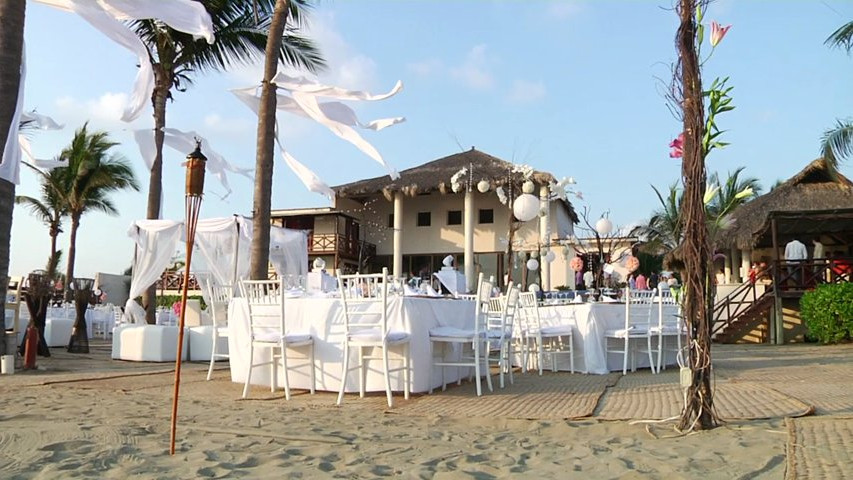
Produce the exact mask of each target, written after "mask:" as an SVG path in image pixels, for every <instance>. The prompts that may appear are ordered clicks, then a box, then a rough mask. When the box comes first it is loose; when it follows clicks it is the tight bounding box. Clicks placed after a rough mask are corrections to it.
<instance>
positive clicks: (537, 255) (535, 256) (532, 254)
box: [530, 250, 539, 258]
mask: <svg viewBox="0 0 853 480" xmlns="http://www.w3.org/2000/svg"><path fill="white" fill-rule="evenodd" d="M530 258H539V251H538V250H533V251H532V252H530Z"/></svg>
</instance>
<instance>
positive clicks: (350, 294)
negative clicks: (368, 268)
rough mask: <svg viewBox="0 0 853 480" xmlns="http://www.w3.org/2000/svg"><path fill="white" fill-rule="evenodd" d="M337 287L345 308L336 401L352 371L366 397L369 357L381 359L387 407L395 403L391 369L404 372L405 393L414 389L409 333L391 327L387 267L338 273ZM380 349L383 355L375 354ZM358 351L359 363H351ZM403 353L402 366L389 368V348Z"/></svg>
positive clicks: (339, 400)
mask: <svg viewBox="0 0 853 480" xmlns="http://www.w3.org/2000/svg"><path fill="white" fill-rule="evenodd" d="M338 288H339V290H340V292H341V302H342V303H343V309H344V329H345V335H344V344H343V351H344V358H343V368H342V370H341V386H340V390H339V391H338V399H337V402H336V403H337V404H338V405H340V404H341V402H343V399H344V391H345V390H346V381H347V376H348V375H349V372H350V371H353V370H357V371H358V392H359V397H360V398H364V392H365V383H366V375H367V363H366V362H367V361H368V360H381V361H382V373H383V375H384V377H385V395H386V397H387V400H388V407H389V408H390V407H393V406H394V400H393V398H392V396H391V377H390V375H391V372H397V371H401V370H402V372H403V397H404V398H405V399H407V400H408V399H409V391H410V390H411V385H410V381H411V355H410V353H409V340H410V335H409V334H408V333H407V332H401V331H393V330H389V329H388V269H387V268H383V269H382V273H377V274H369V275H363V274H354V275H338ZM377 349H378V350H380V351H381V352H380V353H381V355H377V354H376V350H377ZM352 350H356V351H357V352H358V364H357V365H354V366H352V367H350V366H349V361H350V358H349V357H350V353H351V351H352ZM391 350H394V351H396V352H397V353H398V354H399V356H400V361H401V362H402V366H401V367H398V368H394V369H392V368H390V366H389V362H390V359H389V356H390V351H391Z"/></svg>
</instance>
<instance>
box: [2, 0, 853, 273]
mask: <svg viewBox="0 0 853 480" xmlns="http://www.w3.org/2000/svg"><path fill="white" fill-rule="evenodd" d="M851 19H853V3H848V2H845V1H841V0H826V1H778V2H761V1H749V2H747V1H740V2H735V1H733V0H720V1H717V2H715V3H713V4H712V5H711V7H710V9H709V12H708V14H707V15H706V18H705V21H706V23H708V22H710V21H711V20H718V21H719V22H720V23H722V24H733V27H732V29H731V30H730V31H729V33H728V35H727V36H726V38H725V39H724V40H723V42H722V43H721V44H720V46H719V47H718V48H717V51H716V52H715V54H714V56H713V57H712V58H711V59H710V60H709V61H708V62H707V63H706V64H705V68H704V78H705V83H706V84H710V81H711V80H712V79H713V78H714V77H715V76H729V77H730V81H729V83H730V85H732V86H734V87H735V89H734V91H733V92H732V96H733V98H734V104H735V105H736V107H737V108H736V109H735V110H734V111H733V112H730V113H727V114H725V115H724V116H723V117H720V118H719V120H718V124H719V125H720V126H721V128H723V129H726V130H728V132H727V133H726V134H725V141H729V142H731V146H729V147H728V148H726V149H725V150H720V151H715V152H713V153H712V155H711V156H710V157H709V158H708V169H709V171H719V172H721V173H722V174H723V175H724V174H725V172H727V171H730V170H734V169H735V168H737V167H739V166H745V167H746V171H745V174H747V175H749V176H754V177H757V178H758V179H759V180H760V181H761V183H762V184H763V186H764V187H765V190H767V189H769V187H770V186H771V185H772V184H773V183H774V182H775V181H776V180H777V179H787V178H789V177H790V176H792V175H794V174H795V173H797V172H798V171H799V170H801V169H802V168H803V167H804V166H805V165H806V164H807V163H808V162H810V161H811V160H813V159H814V158H816V157H817V156H818V150H819V149H818V147H819V140H820V137H821V134H822V132H823V131H824V130H825V129H826V128H829V127H830V126H832V125H833V124H834V122H835V119H836V118H848V117H850V116H853V89H850V87H849V86H850V81H851V78H853V58H850V57H849V56H848V55H846V54H845V53H844V52H843V51H839V50H830V49H829V48H827V47H826V46H825V45H824V44H823V42H824V40H825V39H826V37H827V36H828V35H829V34H830V33H832V32H833V31H834V30H835V29H836V28H838V27H839V26H840V25H842V24H844V23H846V22H848V21H850V20H851ZM676 27H677V18H676V15H675V13H674V12H673V11H672V10H671V3H670V2H667V1H630V2H629V1H606V0H602V1H587V2H570V1H563V2H546V1H493V2H486V1H460V2H448V1H444V2H437V1H432V2H428V1H406V2H399V1H391V0H384V1H378V0H362V1H359V2H351V1H330V0H324V1H322V2H320V3H319V5H318V6H317V7H316V8H315V9H314V11H313V13H312V14H311V26H310V30H309V32H308V35H310V36H311V37H312V38H314V39H316V40H317V41H318V42H319V44H320V46H321V48H322V49H323V52H324V54H325V56H326V58H327V60H328V63H329V67H330V68H329V69H328V71H326V72H324V73H323V74H321V75H320V77H319V78H320V80H321V81H323V82H325V83H331V84H336V85H339V86H342V87H347V88H353V89H369V90H371V91H374V92H377V93H378V92H384V91H387V90H389V89H390V88H391V87H392V86H393V85H394V83H395V82H396V81H397V80H402V81H403V83H404V90H403V91H402V92H401V93H399V94H398V95H397V96H395V97H392V98H390V99H388V100H385V101H381V102H375V103H352V106H353V107H354V108H355V109H356V111H357V112H358V113H359V116H360V117H361V118H362V119H375V118H382V117H391V116H400V115H401V116H405V117H406V118H407V121H406V122H405V123H403V124H400V125H397V126H394V127H393V128H389V129H387V130H384V131H382V132H378V133H375V132H367V133H365V134H364V137H365V138H366V139H367V140H368V141H370V142H371V143H373V145H374V146H375V147H376V148H377V149H378V150H379V151H380V152H381V153H382V155H383V156H384V157H385V159H386V160H387V161H389V162H390V163H392V164H393V165H394V166H395V167H397V168H398V169H399V170H402V169H405V168H409V167H412V166H416V165H419V164H422V163H425V162H427V161H430V160H434V159H437V158H440V157H443V156H445V155H449V154H452V153H456V152H458V151H460V150H461V149H468V148H470V147H471V146H476V148H477V149H479V150H482V151H484V152H487V153H489V154H492V155H495V156H497V157H500V158H503V159H506V160H509V161H515V162H522V163H527V164H530V165H532V166H533V167H535V168H537V169H539V170H546V171H550V172H552V173H554V174H555V175H556V176H558V177H561V176H573V177H575V179H576V180H577V181H578V185H577V187H578V188H577V189H578V190H580V191H582V192H583V195H584V201H583V202H579V206H582V205H584V204H585V205H588V206H589V207H590V209H591V211H592V212H593V214H594V215H595V216H597V215H599V214H601V213H602V212H604V211H607V210H609V211H610V215H611V218H612V219H613V220H614V223H616V224H617V225H626V224H629V223H632V222H635V221H640V220H642V219H644V218H648V216H649V215H650V213H651V212H652V211H653V210H654V209H655V208H656V207H657V205H658V204H657V200H656V198H655V195H654V192H653V191H652V189H651V187H650V185H655V186H657V187H658V188H661V189H665V188H667V186H668V185H669V184H671V183H672V182H674V181H676V180H677V179H678V177H679V174H680V163H679V162H678V161H676V160H673V159H670V158H669V157H668V152H669V149H668V148H667V144H668V143H669V141H670V140H671V139H672V138H673V137H675V136H676V135H677V134H678V132H679V131H680V125H679V122H678V121H677V120H676V119H675V118H674V117H673V116H672V115H671V114H670V112H669V110H668V109H667V107H666V104H665V100H664V98H663V97H662V95H661V93H660V92H661V87H662V85H663V84H662V83H661V80H660V79H663V80H664V81H668V78H669V68H670V67H669V66H670V64H671V63H672V62H673V61H674V59H675V57H676V54H675V49H674V42H673V38H674V34H675V30H676ZM25 35H26V42H27V60H28V64H27V68H28V72H27V80H26V97H25V101H24V108H25V109H27V110H31V109H34V108H35V109H37V111H38V112H39V113H42V114H46V115H50V116H52V117H53V118H54V119H55V120H57V121H58V122H59V123H64V124H65V129H64V130H60V131H57V132H37V133H34V134H33V135H32V136H31V139H30V140H31V142H32V144H33V150H34V152H35V153H36V156H38V157H40V158H51V157H53V156H55V155H57V154H58V153H59V152H60V150H61V149H62V148H63V147H64V146H65V145H67V144H68V143H69V142H70V140H71V138H72V136H73V133H74V130H75V129H77V128H79V127H80V126H81V125H82V124H83V122H85V121H86V120H89V121H90V126H91V127H90V128H95V129H101V130H106V131H108V132H109V133H110V134H111V136H112V138H113V139H114V140H115V141H118V142H120V143H121V145H120V146H119V147H117V148H116V152H117V153H121V154H122V155H124V156H125V157H126V158H127V159H128V160H130V161H131V162H132V164H133V165H134V168H135V169H136V171H137V174H138V176H139V179H140V183H141V185H142V191H140V192H139V193H125V194H122V195H120V196H119V197H117V198H116V199H115V200H116V203H117V205H118V207H119V209H120V211H121V215H120V216H119V217H108V216H105V215H103V214H95V213H93V214H90V215H88V216H85V217H83V220H82V226H81V230H80V233H79V235H78V257H77V262H76V272H77V273H78V275H93V274H94V273H95V272H97V271H106V272H120V271H121V270H124V269H125V268H126V267H127V266H129V265H130V263H131V255H132V246H131V243H130V240H129V239H127V237H126V235H125V232H126V231H127V229H128V227H129V225H130V223H131V222H132V221H133V220H135V219H139V218H144V216H145V202H146V198H147V185H148V178H147V173H146V172H145V169H144V166H143V163H142V159H141V157H140V155H139V151H138V149H137V147H136V144H135V143H134V142H133V139H132V137H131V135H130V131H131V130H133V129H139V128H151V127H153V118H152V117H151V108H150V106H149V107H148V108H147V109H146V111H145V112H144V113H143V115H142V116H141V117H140V119H138V120H137V121H135V122H134V123H132V124H130V125H128V124H124V123H122V122H121V121H120V120H119V119H118V118H119V116H120V113H121V111H122V107H123V105H124V102H125V100H126V98H127V95H128V94H129V92H130V89H131V85H132V82H133V78H134V76H135V73H136V66H135V58H134V57H133V56H132V55H131V54H130V53H129V52H127V51H126V50H124V49H123V48H122V47H120V46H118V45H116V44H113V43H112V42H111V41H109V40H108V39H106V37H104V36H103V35H102V34H100V33H99V32H97V31H95V30H94V29H92V28H91V27H90V26H89V25H87V24H86V23H84V22H83V21H82V20H80V19H79V18H77V17H76V16H74V15H72V14H68V13H63V12H60V11H58V10H54V9H51V8H49V7H45V6H43V5H40V4H36V3H28V5H27V18H26V33H25ZM260 72H261V67H260V66H247V67H240V68H237V69H235V70H234V71H231V72H228V73H221V74H210V75H206V76H197V77H195V78H196V80H195V84H194V85H193V86H191V87H190V88H189V89H188V90H187V91H186V92H184V93H180V92H177V93H175V101H174V102H173V103H170V104H169V105H168V110H167V126H170V127H174V128H178V129H181V130H196V131H198V132H199V133H200V134H202V135H204V136H205V137H206V138H207V139H208V140H209V141H210V142H211V144H212V146H213V147H214V148H215V149H216V150H217V151H218V152H219V153H221V154H223V156H225V158H227V159H228V160H229V161H231V162H232V163H233V164H235V165H238V166H242V167H253V166H254V162H255V160H254V155H255V134H256V128H257V121H256V119H255V117H254V116H253V114H252V113H251V112H250V111H249V110H248V109H247V108H245V107H244V106H243V105H242V104H241V103H239V101H238V100H237V99H236V98H235V97H233V96H232V95H231V94H230V93H228V92H227V89H229V88H236V87H244V86H250V85H253V84H256V83H258V81H259V79H260V76H261V75H260ZM279 122H280V125H281V127H282V132H283V141H284V142H285V146H286V148H288V150H289V151H290V152H291V153H292V154H293V155H294V156H295V157H296V158H297V159H299V160H300V161H302V162H303V163H305V164H307V165H308V166H310V167H311V168H312V169H314V170H315V171H316V172H317V173H318V174H319V176H320V177H321V178H322V179H323V180H325V181H326V182H327V183H328V184H330V185H337V184H341V183H346V182H350V181H354V180H358V179H362V178H367V177H373V176H378V175H382V174H383V173H384V171H383V169H382V167H381V166H380V165H379V164H377V163H376V162H374V161H373V160H371V159H370V158H368V157H367V156H365V155H364V154H362V153H361V152H360V151H358V150H357V149H356V148H354V147H353V146H352V145H350V144H348V143H346V142H344V141H342V140H340V139H338V138H337V137H335V136H333V135H332V134H330V133H329V132H328V131H326V130H325V129H324V128H322V127H320V126H317V125H313V124H311V123H309V122H307V121H304V120H300V119H296V118H293V117H289V116H285V115H284V114H281V115H279ZM165 155H166V157H165V167H164V178H165V180H164V200H163V216H164V217H165V218H172V219H181V218H182V217H183V168H182V167H181V166H180V163H181V162H182V161H183V157H184V154H181V153H178V152H175V151H173V150H169V149H167V150H166V151H165ZM842 172H843V173H845V174H846V175H848V176H849V175H850V174H851V173H853V169H851V163H850V162H847V163H846V164H844V165H843V166H842ZM230 183H231V187H232V189H233V190H234V193H233V194H232V195H231V196H230V197H228V198H227V199H225V200H221V199H219V198H218V197H216V196H215V195H207V196H206V198H205V202H204V205H203V210H202V216H203V217H214V216H225V215H230V214H232V213H240V214H245V215H250V212H251V209H252V206H251V205H252V187H253V186H252V182H251V181H249V180H247V179H245V178H243V177H239V176H232V177H231V178H230ZM207 185H208V191H213V192H219V193H222V191H223V190H222V189H221V187H219V186H218V184H217V183H216V181H215V180H214V179H212V178H208V184H207ZM37 188H38V186H37V180H36V178H35V176H34V175H33V174H32V173H31V172H28V171H23V172H22V181H21V185H20V186H19V187H18V194H29V195H36V194H37ZM272 199H273V201H272V204H273V208H291V207H306V206H327V205H328V201H327V200H326V199H325V198H324V197H322V196H320V195H317V194H314V193H310V192H307V191H306V190H305V188H304V187H303V186H302V184H301V183H300V182H299V181H298V180H297V179H296V177H295V176H294V175H293V174H292V173H290V171H289V170H287V169H286V168H285V167H284V166H283V165H277V166H276V170H275V177H274V191H273V197H272ZM67 229H68V228H67V226H66V230H67ZM60 245H61V246H62V248H63V249H67V233H66V234H64V235H63V236H62V237H61V239H60ZM48 253H49V239H48V237H47V229H46V227H44V226H43V225H41V224H39V223H38V222H36V221H35V220H33V219H31V218H29V216H28V213H27V212H26V211H24V210H21V209H16V212H15V219H14V224H13V231H12V264H11V272H12V274H18V275H20V274H24V273H26V272H28V271H30V270H32V269H36V268H42V267H43V265H44V263H45V260H46V258H47V256H48Z"/></svg>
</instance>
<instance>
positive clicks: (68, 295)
mask: <svg viewBox="0 0 853 480" xmlns="http://www.w3.org/2000/svg"><path fill="white" fill-rule="evenodd" d="M79 227H80V214H79V213H73V214H71V233H69V235H68V265H66V266H65V301H66V302H72V301H74V297H73V292H72V291H71V288H70V286H71V282H72V281H73V280H74V258H75V257H76V256H77V228H79Z"/></svg>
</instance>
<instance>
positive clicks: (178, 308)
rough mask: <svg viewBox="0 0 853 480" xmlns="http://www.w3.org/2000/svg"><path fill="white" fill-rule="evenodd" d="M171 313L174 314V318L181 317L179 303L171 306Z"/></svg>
mask: <svg viewBox="0 0 853 480" xmlns="http://www.w3.org/2000/svg"><path fill="white" fill-rule="evenodd" d="M172 311H173V312H175V316H178V317H180V316H181V302H175V303H173V304H172Z"/></svg>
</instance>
